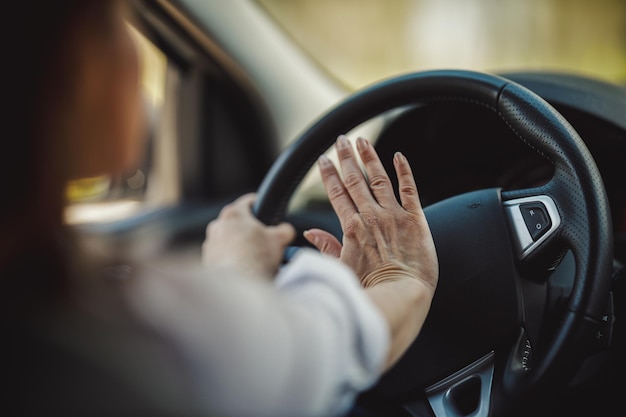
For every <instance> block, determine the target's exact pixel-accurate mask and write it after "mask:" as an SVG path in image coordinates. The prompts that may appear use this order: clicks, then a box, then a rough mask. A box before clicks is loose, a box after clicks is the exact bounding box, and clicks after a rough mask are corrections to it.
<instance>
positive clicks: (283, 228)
mask: <svg viewBox="0 0 626 417" xmlns="http://www.w3.org/2000/svg"><path fill="white" fill-rule="evenodd" d="M255 198H256V195H255V194H246V195H244V196H242V197H239V198H238V199H237V200H236V201H234V202H233V203H231V204H229V205H227V206H225V207H224V208H223V209H222V211H221V212H220V215H219V216H218V218H217V219H216V220H214V221H212V222H211V223H209V225H208V227H207V230H206V239H205V241H204V243H203V245H202V260H203V263H204V264H205V265H209V266H211V267H218V268H219V267H224V268H229V269H235V270H238V271H240V272H241V273H243V274H246V275H251V276H261V277H265V278H267V279H268V280H271V279H273V278H274V276H275V275H276V272H277V271H278V268H279V266H280V262H281V260H282V257H283V252H284V250H285V248H286V247H287V245H288V244H289V243H290V242H291V241H292V240H293V239H294V237H295V230H294V228H293V226H291V225H290V224H287V223H281V224H279V225H277V226H266V225H264V224H263V223H261V222H260V221H259V220H258V219H257V218H256V217H255V216H254V214H253V213H252V204H253V203H254V200H255Z"/></svg>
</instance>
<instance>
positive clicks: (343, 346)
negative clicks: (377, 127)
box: [132, 249, 390, 417]
mask: <svg viewBox="0 0 626 417" xmlns="http://www.w3.org/2000/svg"><path fill="white" fill-rule="evenodd" d="M205 275H206V274H205ZM132 301H133V305H134V308H135V309H136V310H137V312H138V313H139V314H140V316H142V317H143V319H144V320H146V321H148V322H149V323H150V324H151V325H152V326H153V327H154V328H156V329H157V330H159V331H160V332H161V333H162V334H163V335H164V336H165V337H166V338H168V339H169V340H170V341H171V342H172V343H173V344H174V345H175V346H176V347H177V349H178V350H179V352H180V354H181V355H182V356H183V357H184V359H185V361H186V363H187V364H188V366H189V368H190V369H191V371H192V374H193V379H194V386H196V387H197V395H198V398H200V400H201V401H202V403H203V405H204V407H206V409H207V410H210V411H211V412H214V413H215V412H216V413H218V415H225V416H246V417H248V416H258V417H263V416H268V417H269V416H271V417H281V416H285V417H293V416H302V417H306V416H325V417H327V416H334V415H341V414H342V413H344V412H345V411H347V410H348V408H349V407H350V405H351V404H352V401H353V400H354V398H355V396H356V395H357V394H358V393H359V392H360V391H362V390H364V389H367V388H368V387H370V386H371V385H372V384H373V383H374V382H375V381H376V380H377V378H378V377H379V375H380V373H381V370H382V368H383V364H384V361H385V359H386V355H387V350H388V348H389V337H390V336H389V329H388V327H387V324H386V322H385V321H384V319H383V317H382V316H381V314H380V313H379V311H378V310H377V308H376V307H375V306H374V305H373V303H372V302H371V301H370V299H369V298H368V297H367V295H366V293H365V292H364V291H363V289H362V288H361V286H360V284H359V282H358V280H357V278H356V277H355V276H354V274H353V273H352V272H351V270H349V268H347V267H346V266H344V265H343V264H341V263H340V262H339V261H337V260H335V259H332V258H330V257H327V256H325V255H321V254H319V253H318V252H316V251H313V250H309V249H303V250H300V251H299V253H298V254H297V255H296V256H295V257H294V258H293V260H292V261H291V262H290V263H289V264H288V265H287V266H285V267H284V268H283V269H282V270H281V271H280V273H279V274H278V277H277V279H276V283H275V285H273V284H272V283H265V282H258V280H253V279H250V278H247V279H246V278H242V277H231V276H220V277H206V276H193V277H184V278H177V279H171V277H168V278H165V277H158V278H154V277H153V276H151V277H150V279H145V280H140V285H138V286H137V287H136V288H135V290H134V292H133V297H132Z"/></svg>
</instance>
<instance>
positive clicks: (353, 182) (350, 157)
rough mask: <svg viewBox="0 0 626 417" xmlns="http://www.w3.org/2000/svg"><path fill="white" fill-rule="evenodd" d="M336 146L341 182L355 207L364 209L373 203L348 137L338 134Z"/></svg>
mask: <svg viewBox="0 0 626 417" xmlns="http://www.w3.org/2000/svg"><path fill="white" fill-rule="evenodd" d="M336 148H337V156H338V157H339V164H340V166H341V172H342V174H343V183H344V185H345V187H346V190H348V194H350V198H352V201H354V204H355V206H356V207H357V209H364V208H365V207H367V206H368V205H371V204H372V203H375V201H374V197H373V196H372V192H371V191H370V188H369V186H368V185H367V181H366V180H365V176H364V175H363V171H361V167H360V166H359V164H358V162H357V159H356V155H355V154H354V151H353V150H352V145H350V142H349V141H348V138H347V137H346V136H344V135H341V136H339V138H337V143H336ZM359 211H360V210H359Z"/></svg>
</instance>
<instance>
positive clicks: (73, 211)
mask: <svg viewBox="0 0 626 417" xmlns="http://www.w3.org/2000/svg"><path fill="white" fill-rule="evenodd" d="M130 29H131V33H132V36H133V38H134V39H135V41H136V45H137V50H138V53H139V57H140V62H141V84H142V90H143V95H144V98H145V105H146V112H147V116H148V120H149V122H148V123H149V126H150V127H149V129H148V130H149V134H148V139H147V140H148V145H147V146H146V155H144V157H143V159H142V161H143V163H142V166H140V167H139V168H138V169H137V170H136V171H134V172H130V173H128V174H126V175H124V176H122V177H119V178H111V177H108V176H106V177H95V178H82V179H79V180H75V181H71V182H70V183H69V184H68V185H67V190H66V191H67V198H68V201H69V206H68V208H67V210H66V220H67V222H68V223H71V224H77V223H86V222H100V221H111V220H118V219H121V218H125V217H128V216H130V215H132V214H134V213H136V212H137V211H138V210H140V209H141V208H142V207H143V206H145V205H146V203H155V204H158V203H159V201H150V200H154V199H152V198H151V197H150V196H151V195H150V193H148V188H149V181H150V178H151V177H152V176H153V174H154V172H152V171H153V167H154V164H153V157H154V155H153V152H152V150H153V144H152V143H151V141H152V140H153V132H154V129H157V128H158V126H157V124H156V120H157V115H158V114H159V112H160V110H161V108H162V107H163V103H164V97H165V74H166V71H167V58H166V56H165V55H164V54H163V53H162V52H161V51H160V50H159V49H158V48H157V47H156V46H155V45H154V44H153V43H152V42H150V41H149V40H148V39H147V38H146V37H145V36H144V35H143V34H142V33H141V32H139V31H138V30H137V29H135V28H134V27H132V26H131V27H130ZM153 205H154V204H153Z"/></svg>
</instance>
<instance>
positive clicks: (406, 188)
mask: <svg viewBox="0 0 626 417" xmlns="http://www.w3.org/2000/svg"><path fill="white" fill-rule="evenodd" d="M400 193H402V194H404V195H407V196H417V188H416V187H415V186H413V185H410V184H405V185H402V186H400Z"/></svg>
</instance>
